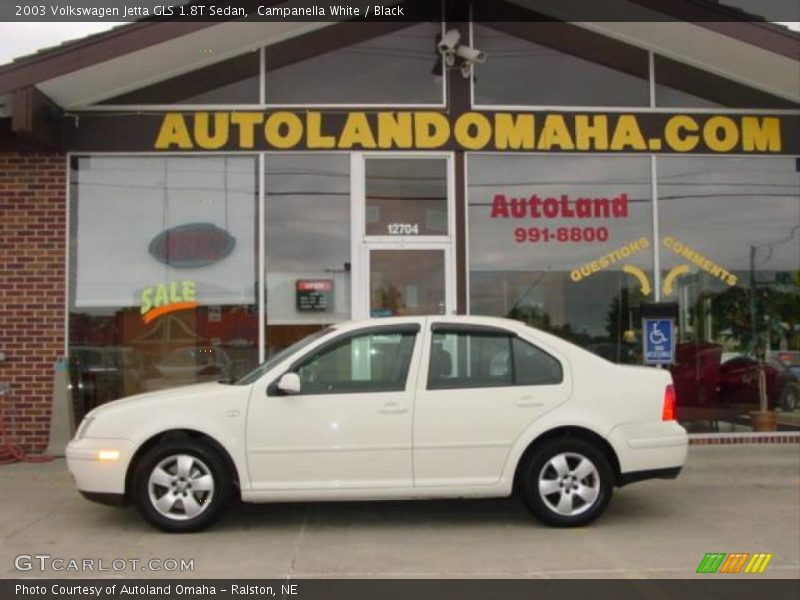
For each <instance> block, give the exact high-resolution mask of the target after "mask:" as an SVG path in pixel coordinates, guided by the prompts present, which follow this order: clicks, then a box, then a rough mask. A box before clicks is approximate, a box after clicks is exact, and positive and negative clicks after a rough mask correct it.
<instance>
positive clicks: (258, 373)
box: [234, 327, 334, 385]
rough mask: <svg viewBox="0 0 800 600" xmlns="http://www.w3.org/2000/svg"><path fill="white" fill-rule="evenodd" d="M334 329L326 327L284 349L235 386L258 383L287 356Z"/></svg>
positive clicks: (235, 383)
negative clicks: (258, 380) (260, 378)
mask: <svg viewBox="0 0 800 600" xmlns="http://www.w3.org/2000/svg"><path fill="white" fill-rule="evenodd" d="M333 329H334V328H333V327H326V328H325V329H320V330H319V331H317V332H316V333H312V334H311V335H309V336H308V337H304V338H303V339H302V340H300V341H298V342H295V343H294V344H292V345H291V346H288V347H287V348H284V349H283V350H281V351H280V352H278V353H277V354H275V355H274V356H273V357H272V358H270V359H269V360H267V361H266V362H263V363H261V364H260V365H258V366H257V367H256V368H255V369H253V370H252V371H250V372H249V373H248V374H247V375H245V376H244V377H242V378H241V379H239V380H238V381H236V382H234V385H250V384H251V383H253V382H254V381H256V380H257V379H258V378H259V377H261V376H262V375H263V374H264V373H266V372H267V371H269V370H270V369H272V368H273V367H274V366H275V365H277V364H278V363H279V362H281V361H282V360H283V359H285V358H286V357H287V356H289V355H291V354H294V353H295V352H298V351H300V350H302V349H303V348H305V347H306V346H308V345H309V344H311V343H312V342H314V341H316V340H318V339H319V338H321V337H322V336H324V335H327V334H328V333H330V332H331V331H333Z"/></svg>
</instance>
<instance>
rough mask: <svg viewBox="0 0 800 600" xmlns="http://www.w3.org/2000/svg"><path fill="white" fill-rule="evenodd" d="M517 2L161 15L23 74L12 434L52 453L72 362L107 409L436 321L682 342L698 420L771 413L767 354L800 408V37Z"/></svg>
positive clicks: (745, 25) (2, 318) (791, 422)
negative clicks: (283, 15) (377, 17)
mask: <svg viewBox="0 0 800 600" xmlns="http://www.w3.org/2000/svg"><path fill="white" fill-rule="evenodd" d="M520 4H524V3H505V2H497V3H495V5H494V6H495V8H494V10H493V13H492V14H493V18H495V19H496V20H493V21H489V20H479V19H473V20H472V21H464V20H462V19H457V18H454V17H453V16H452V15H448V14H445V16H444V18H443V19H442V20H440V21H433V22H404V21H392V20H386V21H370V22H367V21H363V20H361V21H360V22H359V21H353V22H349V21H346V22H332V21H328V22H307V21H285V20H277V21H273V22H252V23H241V22H230V21H229V22H181V23H177V22H152V21H142V22H137V23H131V24H127V25H124V26H120V27H117V28H114V29H111V30H109V31H107V32H104V33H101V34H97V35H94V36H91V37H88V38H84V39H80V40H76V41H74V42H70V43H67V44H64V45H62V46H57V47H53V48H49V49H45V50H43V51H40V52H38V53H36V54H33V55H31V56H26V57H23V58H20V59H18V60H16V61H14V62H12V63H10V64H8V65H5V66H2V67H0V353H2V355H0V385H2V386H3V387H2V389H3V394H2V395H0V406H2V414H3V418H4V421H5V424H6V428H7V431H6V433H5V435H6V437H7V439H10V440H11V441H13V442H14V443H16V444H18V445H20V446H21V447H22V448H24V449H26V450H27V451H29V452H39V451H42V450H43V449H44V447H45V446H46V445H47V440H48V435H49V423H50V413H51V407H52V403H53V397H54V393H55V392H54V382H57V381H58V377H57V376H56V371H55V366H56V365H57V362H58V361H59V359H61V358H62V357H66V358H67V359H68V371H69V384H70V385H69V393H70V394H71V400H72V402H73V405H74V408H75V411H76V413H77V416H78V418H80V416H81V415H82V414H84V413H85V412H86V411H88V410H89V409H91V408H92V407H94V406H96V405H98V404H102V403H104V402H108V401H110V400H113V399H116V398H119V397H122V396H126V395H131V394H136V393H140V392H146V391H152V390H158V389H164V388H168V387H173V386H177V385H184V384H187V383H192V382H199V381H209V380H215V379H220V378H237V377H240V376H241V375H243V374H244V373H246V372H248V371H249V370H250V369H252V368H253V367H254V366H255V365H257V364H258V363H259V362H260V361H263V360H264V359H266V358H269V357H270V356H271V355H273V354H274V353H275V352H276V351H279V350H280V349H282V348H285V347H286V346H288V345H289V344H291V343H293V342H295V341H297V340H298V339H300V338H301V337H303V336H305V335H307V334H310V333H312V332H314V331H316V330H318V329H320V328H322V327H325V326H328V325H331V324H335V323H337V322H341V321H345V320H349V319H362V318H369V317H385V316H391V315H422V314H424V315H431V314H433V315H436V314H475V315H492V316H501V317H508V318H512V319H517V320H521V321H525V322H527V323H529V324H531V325H533V326H535V327H539V328H542V329H545V330H547V331H550V332H552V333H555V334H556V335H559V336H561V337H563V338H566V339H568V340H570V341H572V342H574V343H576V344H578V345H580V346H583V347H585V348H587V349H589V350H590V351H593V352H596V353H598V354H600V355H602V356H604V357H606V358H608V359H609V360H611V361H614V362H620V363H627V364H647V363H658V362H662V363H666V368H669V369H670V370H671V371H672V373H673V378H674V380H675V384H676V389H677V394H678V405H679V418H680V420H681V421H682V422H684V424H685V425H686V426H687V428H688V429H689V430H690V431H693V432H709V431H711V432H721V433H726V432H746V431H750V430H752V422H751V417H750V411H754V410H758V408H759V397H758V373H759V371H760V370H763V371H764V372H765V374H766V384H767V385H766V387H767V396H768V401H769V408H772V407H777V411H776V414H777V426H778V428H779V429H782V430H791V429H800V408H797V409H795V410H793V409H792V402H793V400H796V399H797V397H798V391H800V390H798V388H797V376H796V375H794V374H792V369H791V364H792V361H796V363H795V364H800V359H796V357H797V356H800V158H798V156H799V155H800V36H798V34H797V33H795V32H792V31H790V30H788V29H786V28H784V27H782V26H779V25H774V24H770V23H765V22H754V21H747V20H741V21H735V20H731V19H727V20H726V19H722V18H720V19H719V21H714V20H713V19H712V18H709V12H708V11H713V10H716V9H715V8H714V7H713V6H705V7H698V6H697V4H698V3H693V2H685V4H686V7H687V9H688V8H691V10H697V11H705V12H703V13H702V14H700V13H698V14H697V17H698V18H697V20H696V21H691V19H688V18H687V20H684V21H665V20H661V21H658V20H654V21H647V22H644V21H637V22H633V21H632V22H586V23H580V24H577V23H569V22H555V21H548V22H542V21H541V15H539V14H536V13H533V12H530V11H529V10H528V9H525V8H523V7H521V6H520ZM672 4H673V5H682V4H684V2H674V3H672ZM700 4H702V3H700ZM689 12H691V11H689ZM711 16H713V13H712V14H711ZM459 49H461V51H458V50H459ZM648 318H654V319H660V320H659V321H657V323H661V324H662V325H660V327H661V328H660V329H659V328H658V327H657V328H656V329H655V330H652V329H648V325H647V323H645V322H644V319H648ZM653 333H658V336H659V338H660V339H658V340H655V341H653V340H650V338H651V337H652V335H651V334H653ZM662 335H663V337H661V336H662ZM665 340H666V341H665ZM659 342H663V343H661V345H660V346H658V343H659ZM654 343H655V344H656V346H653V344H654ZM659 352H661V354H660V355H659ZM793 352H794V353H795V354H793ZM657 355H658V356H657ZM654 368H655V367H654ZM796 371H797V369H795V372H796ZM598 385H599V386H601V385H603V383H602V382H598ZM796 404H800V402H796Z"/></svg>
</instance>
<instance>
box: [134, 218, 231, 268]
mask: <svg viewBox="0 0 800 600" xmlns="http://www.w3.org/2000/svg"><path fill="white" fill-rule="evenodd" d="M235 245H236V238H235V237H233V236H232V235H231V234H230V233H228V231H227V230H225V229H221V228H219V227H217V226H216V225H214V224H213V223H186V224H184V225H178V226H177V227H172V228H170V229H167V230H165V231H162V232H161V233H159V234H158V235H157V236H156V237H154V238H153V240H152V241H151V242H150V246H149V247H148V248H147V249H148V251H149V252H150V254H151V255H152V256H153V258H155V259H156V260H157V261H159V262H162V263H164V264H165V265H169V266H170V267H175V268H177V269H194V268H197V267H205V266H206V265H211V264H214V263H215V262H218V261H220V260H222V259H223V258H225V257H226V256H228V254H230V253H231V252H232V251H233V247H234V246H235Z"/></svg>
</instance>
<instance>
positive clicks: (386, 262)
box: [368, 247, 449, 317]
mask: <svg viewBox="0 0 800 600" xmlns="http://www.w3.org/2000/svg"><path fill="white" fill-rule="evenodd" d="M368 252H369V316H370V317H391V316H410V315H443V314H445V313H446V312H447V308H448V304H447V299H448V294H447V285H446V273H447V263H448V259H449V256H448V254H449V252H448V251H447V249H446V248H435V247H432V248H425V249H422V248H412V249H408V248H383V247H374V248H369V249H368Z"/></svg>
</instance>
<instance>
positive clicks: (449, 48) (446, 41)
mask: <svg viewBox="0 0 800 600" xmlns="http://www.w3.org/2000/svg"><path fill="white" fill-rule="evenodd" d="M460 39H461V33H459V31H458V29H448V30H447V32H445V34H444V35H443V36H442V39H441V40H439V43H438V44H436V47H437V48H438V49H439V52H441V53H442V54H453V53H454V52H455V51H456V46H457V45H458V40H460Z"/></svg>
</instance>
